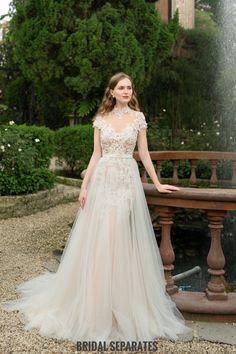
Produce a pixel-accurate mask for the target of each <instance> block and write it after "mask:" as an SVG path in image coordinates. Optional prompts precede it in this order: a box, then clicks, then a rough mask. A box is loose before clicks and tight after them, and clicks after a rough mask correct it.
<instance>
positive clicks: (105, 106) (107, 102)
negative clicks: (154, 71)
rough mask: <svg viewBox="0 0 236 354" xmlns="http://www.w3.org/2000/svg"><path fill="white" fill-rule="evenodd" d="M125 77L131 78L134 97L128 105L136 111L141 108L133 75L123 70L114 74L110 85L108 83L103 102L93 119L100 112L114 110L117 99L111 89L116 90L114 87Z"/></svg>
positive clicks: (102, 113)
mask: <svg viewBox="0 0 236 354" xmlns="http://www.w3.org/2000/svg"><path fill="white" fill-rule="evenodd" d="M123 79H129V80H130V81H131V84H132V97H131V99H130V101H129V103H128V106H129V107H130V108H132V109H133V110H135V111H139V110H140V108H139V103H138V99H137V95H136V92H135V90H134V85H133V81H132V79H131V77H130V76H129V75H127V74H125V73H123V72H120V73H117V74H115V75H113V76H112V77H111V78H110V80H109V82H108V85H107V87H106V89H105V92H104V96H103V99H102V103H101V104H100V106H99V108H98V110H97V113H96V115H95V117H94V118H93V120H94V119H95V118H96V116H97V115H98V114H101V115H105V114H106V113H109V112H111V111H112V109H113V108H114V106H115V104H116V99H115V98H114V97H113V96H112V95H111V90H114V88H115V87H116V85H117V84H118V82H119V81H121V80H123Z"/></svg>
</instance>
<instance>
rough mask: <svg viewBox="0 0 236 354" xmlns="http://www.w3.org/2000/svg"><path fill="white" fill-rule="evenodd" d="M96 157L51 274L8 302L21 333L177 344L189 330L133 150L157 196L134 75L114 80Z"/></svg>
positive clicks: (98, 120) (102, 110)
mask: <svg viewBox="0 0 236 354" xmlns="http://www.w3.org/2000/svg"><path fill="white" fill-rule="evenodd" d="M93 127H94V151H93V154H92V156H91V159H90V161H89V164H88V167H87V170H86V174H85V176H84V179H83V182H82V186H81V191H80V195H79V204H80V209H79V210H78V212H77V215H76V217H75V220H74V223H73V227H72V229H71V232H70V235H69V237H68V241H67V243H66V246H65V249H64V251H63V254H62V258H61V262H60V265H59V268H58V270H57V272H56V273H50V272H45V273H43V274H41V275H38V276H37V277H35V278H33V279H30V280H28V281H26V282H24V283H22V284H20V285H18V287H17V291H18V292H19V293H20V295H21V296H20V297H19V298H18V299H17V300H14V301H8V302H5V303H4V304H3V305H2V306H3V308H4V309H6V310H8V311H12V310H18V311H19V312H20V313H22V314H23V318H24V324H25V327H24V328H25V329H26V330H30V329H32V328H36V329H37V330H38V333H40V334H41V335H43V336H51V337H57V338H66V339H69V340H71V341H73V342H76V341H81V340H86V341H87V340H91V341H106V342H107V343H109V342H110V341H114V340H115V341H121V340H122V341H124V340H125V341H147V340H154V339H157V338H159V337H166V338H169V339H178V338H179V337H178V335H179V334H182V333H185V332H188V331H189V328H188V327H186V325H185V323H184V318H183V316H182V315H181V313H180V312H179V310H178V309H177V307H176V305H175V303H174V302H173V301H172V300H171V298H170V296H169V295H168V294H167V293H166V291H165V278H164V271H163V265H162V261H161V257H160V253H159V249H158V246H157V243H156V239H155V234H154V231H153V227H152V223H151V219H150V214H149V210H148V206H147V203H146V199H145V195H144V191H143V187H142V183H141V179H140V175H139V170H138V165H137V162H136V160H135V159H134V158H133V151H134V148H135V146H136V143H137V146H138V152H139V155H140V158H141V160H142V163H143V165H144V167H145V169H146V170H147V173H148V174H149V176H150V178H151V179H152V181H153V183H154V185H155V187H156V188H157V190H158V191H159V192H161V193H172V191H178V188H177V187H175V186H171V185H168V184H165V185H163V184H161V183H160V182H159V180H158V178H157V175H156V172H155V169H154V166H153V164H152V160H151V158H150V155H149V152H148V145H147V138H146V130H147V123H146V120H145V116H144V114H143V113H142V112H140V111H139V105H138V101H137V98H136V95H135V91H134V87H133V83H132V80H131V78H130V77H129V76H128V75H126V74H124V73H118V74H116V75H114V76H113V77H112V78H111V79H110V81H109V83H108V86H107V88H106V90H105V94H104V97H103V100H102V103H101V105H100V107H99V109H98V112H97V114H96V116H95V118H94V120H93Z"/></svg>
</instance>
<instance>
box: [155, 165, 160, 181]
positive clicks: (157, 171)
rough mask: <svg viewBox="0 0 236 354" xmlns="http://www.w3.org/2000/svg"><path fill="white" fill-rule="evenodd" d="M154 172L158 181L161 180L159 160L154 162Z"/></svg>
mask: <svg viewBox="0 0 236 354" xmlns="http://www.w3.org/2000/svg"><path fill="white" fill-rule="evenodd" d="M156 173H157V177H158V179H159V181H160V182H161V161H158V160H157V162H156Z"/></svg>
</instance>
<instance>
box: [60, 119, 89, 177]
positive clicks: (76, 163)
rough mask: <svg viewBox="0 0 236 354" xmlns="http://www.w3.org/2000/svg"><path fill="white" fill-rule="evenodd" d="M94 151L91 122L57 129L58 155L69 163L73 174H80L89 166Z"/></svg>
mask: <svg viewBox="0 0 236 354" xmlns="http://www.w3.org/2000/svg"><path fill="white" fill-rule="evenodd" d="M92 152H93V128H92V126H91V124H84V125H75V126H70V127H64V128H61V129H58V130H57V131H56V155H57V157H58V158H59V160H61V161H63V160H64V161H65V162H66V163H67V165H68V166H69V167H70V169H71V173H72V174H73V175H75V176H79V175H80V173H81V172H82V171H83V170H84V169H85V168H86V167H87V164H88V162H89V160H90V157H91V154H92Z"/></svg>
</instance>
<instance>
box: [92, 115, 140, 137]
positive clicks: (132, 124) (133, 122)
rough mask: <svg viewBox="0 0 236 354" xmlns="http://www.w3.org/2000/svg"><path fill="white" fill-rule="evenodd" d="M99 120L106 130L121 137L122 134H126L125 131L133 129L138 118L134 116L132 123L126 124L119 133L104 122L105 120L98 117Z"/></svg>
mask: <svg viewBox="0 0 236 354" xmlns="http://www.w3.org/2000/svg"><path fill="white" fill-rule="evenodd" d="M99 119H100V121H101V122H102V123H103V124H104V125H106V126H107V127H108V128H110V129H111V130H112V131H113V132H114V133H115V134H116V135H122V134H124V133H125V132H126V130H128V129H130V128H133V126H134V125H135V123H136V121H137V120H138V117H137V116H136V117H135V118H134V119H133V121H132V123H129V124H126V126H125V127H124V128H123V129H122V130H121V131H119V132H118V131H117V130H116V129H115V128H114V127H113V126H112V124H111V123H109V122H106V121H105V119H103V118H101V117H99Z"/></svg>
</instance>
